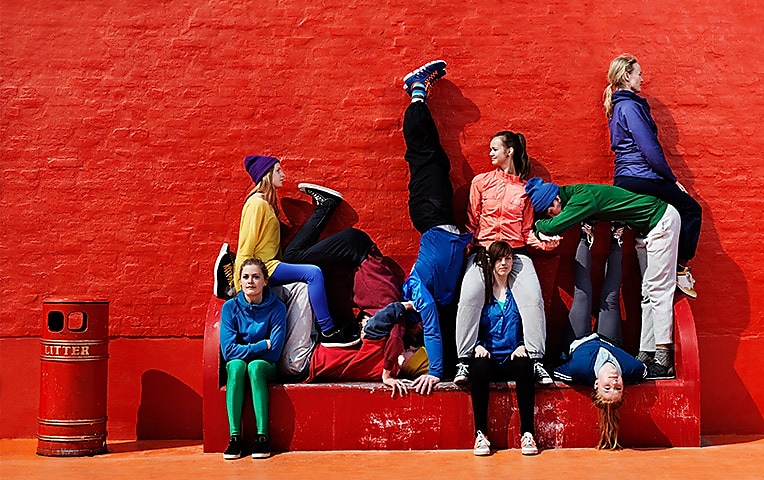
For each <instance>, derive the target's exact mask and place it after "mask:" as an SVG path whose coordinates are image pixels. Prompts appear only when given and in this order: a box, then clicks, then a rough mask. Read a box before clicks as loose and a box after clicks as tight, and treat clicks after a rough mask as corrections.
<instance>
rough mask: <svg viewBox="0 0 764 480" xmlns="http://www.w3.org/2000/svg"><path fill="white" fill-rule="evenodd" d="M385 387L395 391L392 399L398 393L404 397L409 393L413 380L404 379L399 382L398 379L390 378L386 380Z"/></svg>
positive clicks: (391, 396)
mask: <svg viewBox="0 0 764 480" xmlns="http://www.w3.org/2000/svg"><path fill="white" fill-rule="evenodd" d="M384 382H385V385H387V386H389V387H391V388H392V389H393V394H392V395H390V398H395V394H396V392H397V393H398V394H399V395H400V396H401V397H403V396H404V395H406V394H407V393H409V387H410V386H411V384H412V383H413V382H412V381H411V380H407V379H403V380H399V379H397V378H388V379H385V381H384Z"/></svg>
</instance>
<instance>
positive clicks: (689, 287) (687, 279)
mask: <svg viewBox="0 0 764 480" xmlns="http://www.w3.org/2000/svg"><path fill="white" fill-rule="evenodd" d="M676 288H678V289H679V290H680V291H681V292H682V293H684V294H685V295H687V296H688V297H690V298H698V293H697V292H696V291H695V279H694V278H692V274H691V273H690V268H689V267H684V268H683V269H682V270H677V272H676Z"/></svg>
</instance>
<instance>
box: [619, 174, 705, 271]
mask: <svg viewBox="0 0 764 480" xmlns="http://www.w3.org/2000/svg"><path fill="white" fill-rule="evenodd" d="M613 185H615V186H616V187H621V188H625V189H626V190H628V191H630V192H634V193H641V194H644V195H652V196H653V197H657V198H660V199H661V200H663V201H664V202H666V203H668V204H669V205H672V206H673V207H674V208H676V209H677V211H678V212H679V216H680V217H681V219H682V229H681V230H680V232H679V260H680V261H688V260H692V258H693V257H694V256H695V251H696V250H697V248H698V238H699V237H700V224H701V221H702V220H703V210H702V209H701V208H700V204H698V202H696V201H695V199H694V198H692V197H691V196H689V195H688V194H686V193H684V192H683V191H681V190H679V187H677V186H676V184H675V183H672V182H669V181H666V180H656V179H649V178H638V177H615V180H614V181H613Z"/></svg>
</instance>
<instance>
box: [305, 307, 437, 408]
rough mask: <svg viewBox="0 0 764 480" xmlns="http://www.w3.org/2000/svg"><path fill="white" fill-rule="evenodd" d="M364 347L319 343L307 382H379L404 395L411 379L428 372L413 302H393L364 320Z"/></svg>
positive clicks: (393, 393)
mask: <svg viewBox="0 0 764 480" xmlns="http://www.w3.org/2000/svg"><path fill="white" fill-rule="evenodd" d="M364 323H365V325H364V328H363V333H362V334H361V338H362V342H361V348H359V349H350V348H324V347H323V346H322V345H320V344H319V345H317V346H316V349H315V350H314V351H313V356H312V357H311V360H310V371H309V374H308V378H307V379H306V380H305V381H306V382H337V381H340V382H341V381H345V382H351V381H361V382H363V381H366V382H370V381H379V379H380V376H381V378H382V382H383V383H384V384H385V385H388V386H389V387H391V388H392V390H393V392H392V396H393V397H394V396H395V394H396V393H398V394H400V396H404V395H405V394H406V393H408V389H409V387H411V386H412V380H414V379H416V378H419V377H420V376H422V375H426V374H427V372H428V368H429V361H428V358H427V352H426V351H425V349H424V347H422V321H421V320H420V319H419V316H418V314H417V313H416V312H415V311H414V304H413V303H412V302H393V303H390V304H389V305H387V306H386V307H384V308H382V309H380V310H379V311H377V312H376V313H375V314H374V315H373V316H371V317H366V318H365V319H364Z"/></svg>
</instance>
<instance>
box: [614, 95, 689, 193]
mask: <svg viewBox="0 0 764 480" xmlns="http://www.w3.org/2000/svg"><path fill="white" fill-rule="evenodd" d="M608 126H609V127H610V149H611V150H613V152H615V176H616V177H639V178H652V179H661V180H666V181H669V182H671V183H676V177H675V176H674V173H673V172H672V171H671V167H669V164H668V162H666V157H665V156H664V155H663V148H661V144H660V143H659V142H658V127H657V126H656V125H655V122H654V121H653V117H652V116H651V115H650V105H648V104H647V100H645V99H644V98H642V97H640V96H639V95H637V94H636V93H634V92H632V91H630V90H616V92H615V93H613V116H612V118H610V120H609V121H608Z"/></svg>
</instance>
